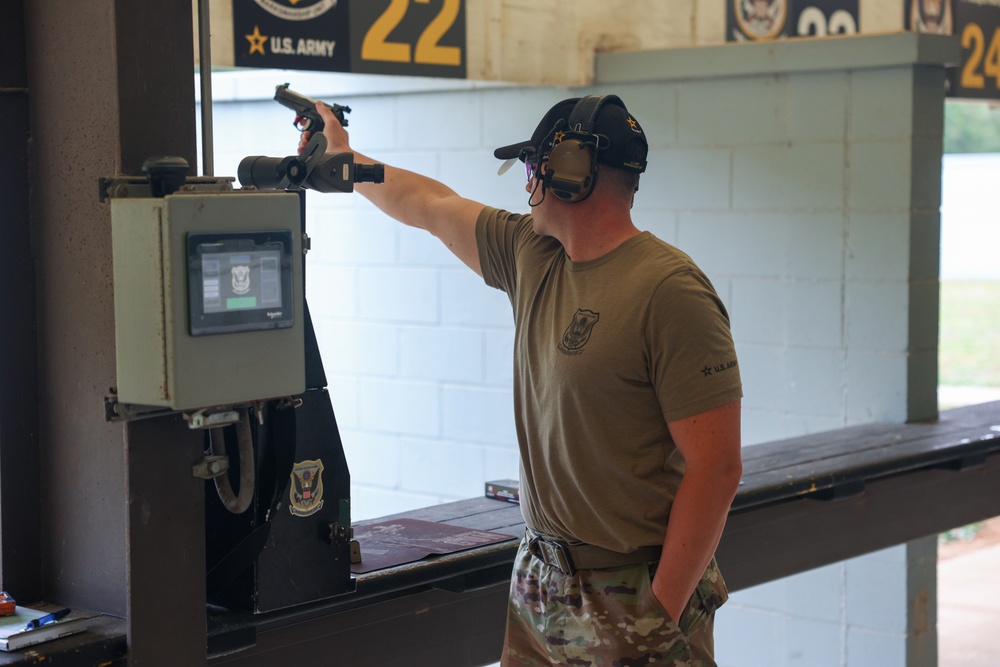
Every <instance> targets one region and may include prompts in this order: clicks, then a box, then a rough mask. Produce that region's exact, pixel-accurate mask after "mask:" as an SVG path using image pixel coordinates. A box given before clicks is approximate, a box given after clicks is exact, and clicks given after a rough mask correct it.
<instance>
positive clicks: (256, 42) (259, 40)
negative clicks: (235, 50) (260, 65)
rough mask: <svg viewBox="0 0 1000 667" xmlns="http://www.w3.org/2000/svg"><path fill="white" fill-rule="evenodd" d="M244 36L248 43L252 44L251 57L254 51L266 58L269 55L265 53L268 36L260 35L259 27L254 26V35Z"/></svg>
mask: <svg viewBox="0 0 1000 667" xmlns="http://www.w3.org/2000/svg"><path fill="white" fill-rule="evenodd" d="M243 36H244V37H246V38H247V41H248V42H250V54H249V55H253V52H254V51H259V52H260V55H262V56H266V55H267V54H266V53H264V43H265V42H266V41H267V35H262V34H260V27H259V26H254V27H253V34H252V35H243Z"/></svg>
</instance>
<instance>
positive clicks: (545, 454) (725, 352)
mask: <svg viewBox="0 0 1000 667" xmlns="http://www.w3.org/2000/svg"><path fill="white" fill-rule="evenodd" d="M476 237H477V242H478V245H479V259H480V262H481V264H482V270H483V277H484V278H485V280H486V283H487V284H488V285H490V286H492V287H496V288H498V289H501V290H503V291H505V292H506V293H507V294H508V296H509V297H510V300H511V304H512V305H513V308H514V325H515V333H514V412H515V422H516V428H517V436H518V444H519V446H520V450H521V509H522V512H523V514H524V518H525V521H526V523H527V524H528V526H529V527H531V528H533V529H534V530H537V531H539V532H541V533H544V534H547V535H549V536H553V537H558V538H561V539H564V540H567V541H569V542H570V543H580V542H582V543H586V544H594V545H597V546H601V547H604V548H606V549H612V550H615V551H619V552H630V551H634V550H635V549H637V548H639V547H641V546H646V545H659V544H662V543H663V537H664V534H665V531H666V526H667V517H668V516H669V514H670V507H671V503H672V501H673V497H674V494H675V492H676V490H677V485H678V484H679V482H680V479H681V476H682V475H683V470H684V462H683V459H682V457H681V455H680V454H679V453H678V451H677V448H676V446H675V445H674V442H673V440H672V439H671V437H670V432H669V430H668V429H667V422H669V421H673V420H677V419H682V418H684V417H689V416H691V415H695V414H698V413H700V412H704V411H705V410H708V409H711V408H714V407H718V406H720V405H723V404H725V403H728V402H730V401H734V400H736V399H738V398H740V397H741V396H742V389H741V384H740V374H739V367H738V365H737V362H736V352H735V349H734V346H733V340H732V336H731V334H730V331H729V318H728V315H727V314H726V310H725V307H724V306H723V304H722V302H721V301H720V299H719V297H718V296H717V294H716V292H715V290H714V288H713V287H712V284H711V283H710V282H709V280H708V278H707V277H705V275H704V274H703V273H702V272H701V271H700V270H699V269H698V267H697V266H695V264H694V262H693V261H692V260H691V258H690V257H688V256H687V255H686V254H684V253H683V252H681V251H680V250H678V249H677V248H674V247H673V246H671V245H669V244H667V243H665V242H663V241H661V240H659V239H657V238H656V237H654V236H653V235H652V234H649V233H648V232H643V233H642V234H640V235H638V236H635V237H632V238H630V239H629V240H627V241H626V242H625V243H623V244H622V245H620V246H619V247H617V248H615V249H614V250H613V251H611V252H610V253H608V254H607V255H605V256H603V257H601V258H598V259H595V260H592V261H588V262H573V261H571V260H570V259H569V257H568V256H567V255H566V253H565V251H564V250H563V248H562V245H561V244H560V243H559V242H558V241H556V240H555V239H553V238H550V237H542V236H538V235H536V234H535V233H534V231H533V230H532V226H531V217H530V216H519V215H516V214H511V213H508V212H506V211H501V210H497V209H492V208H487V209H485V210H484V211H483V213H482V214H481V215H480V217H479V221H478V223H477V227H476Z"/></svg>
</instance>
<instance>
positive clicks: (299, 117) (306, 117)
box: [274, 83, 351, 135]
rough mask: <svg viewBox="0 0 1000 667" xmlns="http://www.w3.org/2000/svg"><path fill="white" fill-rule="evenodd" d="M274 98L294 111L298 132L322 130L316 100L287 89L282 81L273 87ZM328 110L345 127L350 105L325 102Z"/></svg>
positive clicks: (286, 85) (315, 132)
mask: <svg viewBox="0 0 1000 667" xmlns="http://www.w3.org/2000/svg"><path fill="white" fill-rule="evenodd" d="M274 100H275V101H276V102H277V103H278V104H281V105H283V106H286V107H288V108H289V109H291V110H292V111H294V112H295V120H294V121H293V124H294V125H295V127H296V128H297V129H298V131H299V132H308V133H309V134H310V135H314V134H319V133H320V132H322V131H323V119H322V118H320V116H319V114H318V113H317V112H316V100H314V99H312V98H311V97H306V96H305V95H301V94H299V93H296V92H295V91H294V90H289V88H288V84H287V83H283V84H281V85H280V86H275V88H274ZM324 104H326V105H327V106H328V107H330V111H332V112H333V115H334V116H336V117H337V120H339V121H340V124H341V125H343V126H344V127H347V118H345V117H344V114H345V113H351V107H343V106H340V105H339V104H327V103H325V102H324Z"/></svg>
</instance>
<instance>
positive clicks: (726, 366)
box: [701, 359, 739, 377]
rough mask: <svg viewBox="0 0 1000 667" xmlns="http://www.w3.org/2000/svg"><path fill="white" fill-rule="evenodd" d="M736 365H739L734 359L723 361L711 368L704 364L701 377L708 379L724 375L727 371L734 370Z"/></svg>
mask: <svg viewBox="0 0 1000 667" xmlns="http://www.w3.org/2000/svg"><path fill="white" fill-rule="evenodd" d="M738 365H739V364H738V363H737V362H736V360H735V359H731V360H729V361H725V362H723V363H719V364H713V365H711V366H710V365H708V364H705V367H704V368H702V369H701V372H702V375H703V377H710V376H712V375H718V374H719V373H725V372H726V371H728V370H732V369H734V368H736V367H737V366H738Z"/></svg>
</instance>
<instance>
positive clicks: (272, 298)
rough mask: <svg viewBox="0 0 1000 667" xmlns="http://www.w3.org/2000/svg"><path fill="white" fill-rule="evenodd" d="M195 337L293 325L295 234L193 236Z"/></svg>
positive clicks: (190, 250)
mask: <svg viewBox="0 0 1000 667" xmlns="http://www.w3.org/2000/svg"><path fill="white" fill-rule="evenodd" d="M188 301H189V304H188V305H189V308H188V311H189V319H190V331H191V335H193V336H199V335H205V334H218V333H232V332H238V331H260V330H264V329H278V328H286V327H291V326H293V325H294V323H295V318H294V312H293V309H292V235H291V232H290V231H287V230H278V231H271V232H242V233H241V232H226V233H217V234H212V233H206V234H189V235H188Z"/></svg>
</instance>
